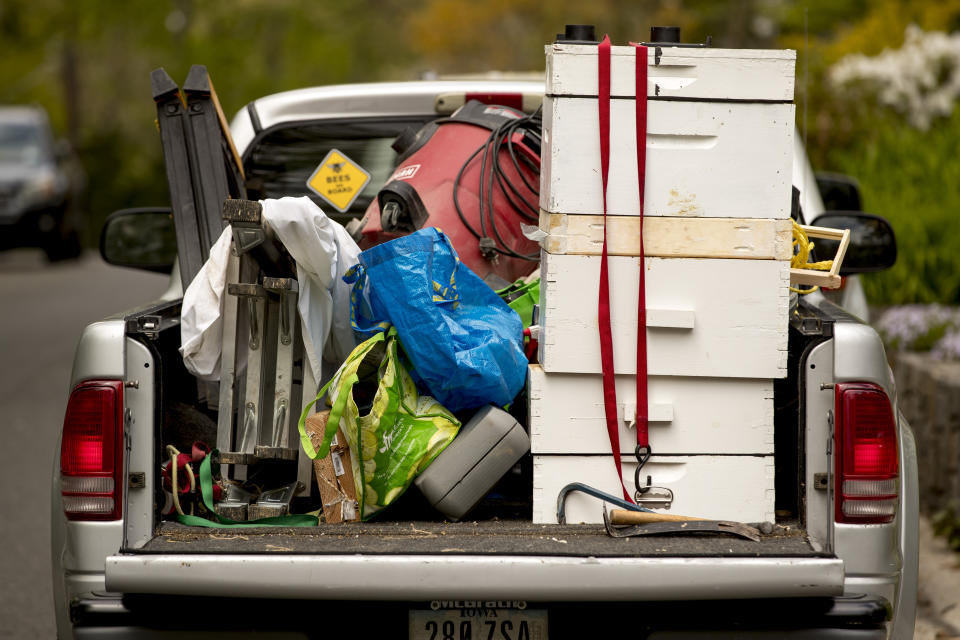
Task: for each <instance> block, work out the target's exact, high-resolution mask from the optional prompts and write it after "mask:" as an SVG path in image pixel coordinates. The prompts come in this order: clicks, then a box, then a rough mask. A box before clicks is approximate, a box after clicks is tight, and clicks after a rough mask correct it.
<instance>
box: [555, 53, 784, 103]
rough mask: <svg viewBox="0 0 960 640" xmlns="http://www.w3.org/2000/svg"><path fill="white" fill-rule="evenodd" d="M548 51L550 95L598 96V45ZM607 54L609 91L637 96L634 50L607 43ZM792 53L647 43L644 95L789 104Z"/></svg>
mask: <svg viewBox="0 0 960 640" xmlns="http://www.w3.org/2000/svg"><path fill="white" fill-rule="evenodd" d="M658 49H659V54H660V55H659V58H658V57H657V53H658ZM546 54H547V86H546V93H547V94H548V95H554V96H559V95H567V96H595V95H597V87H598V83H597V47H596V46H594V45H571V44H552V45H547V47H546ZM610 54H611V55H610V94H611V95H612V96H614V97H618V96H619V97H633V96H635V95H636V93H637V91H636V85H637V83H636V53H635V51H634V48H633V47H628V46H616V47H611V48H610ZM796 56H797V54H796V51H793V50H789V49H785V50H764V49H714V48H712V47H711V48H703V49H691V48H681V47H649V48H648V50H647V95H648V96H651V97H657V96H660V97H673V98H698V99H704V98H706V99H710V100H772V101H782V102H791V101H793V91H794V66H795V63H796Z"/></svg>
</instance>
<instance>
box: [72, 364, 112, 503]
mask: <svg viewBox="0 0 960 640" xmlns="http://www.w3.org/2000/svg"><path fill="white" fill-rule="evenodd" d="M122 477H123V383H122V382H120V381H118V380H99V381H89V382H82V383H80V384H79V385H77V387H76V388H75V389H74V390H73V393H71V394H70V401H69V402H68V403H67V414H66V416H65V417H64V419H63V441H62V443H61V445H60V490H61V493H62V496H63V511H64V513H65V514H66V516H67V518H68V519H69V520H119V519H120V516H121V507H122V504H123V501H122V496H123V484H122V482H121V478H122Z"/></svg>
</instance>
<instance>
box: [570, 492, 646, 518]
mask: <svg viewBox="0 0 960 640" xmlns="http://www.w3.org/2000/svg"><path fill="white" fill-rule="evenodd" d="M573 491H579V492H581V493H585V494H587V495H588V496H593V497H594V498H600V499H601V500H604V501H606V502H609V503H611V504H615V505H617V506H618V507H620V508H621V509H629V510H630V511H650V509H645V508H643V507H638V506H637V505H635V504H633V503H632V502H629V501H627V500H624V499H623V498H618V497H617V496H613V495H610V494H609V493H604V492H603V491H600V490H599V489H595V488H593V487H591V486H589V485H585V484H583V483H582V482H571V483H570V484H568V485H567V486H565V487H564V488H563V489H560V493H559V495H557V522H558V523H560V524H567V516H566V512H565V508H564V505H565V503H566V501H567V495H568V494H570V493H571V492H573Z"/></svg>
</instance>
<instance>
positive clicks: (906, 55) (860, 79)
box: [828, 25, 960, 130]
mask: <svg viewBox="0 0 960 640" xmlns="http://www.w3.org/2000/svg"><path fill="white" fill-rule="evenodd" d="M828 77H829V81H830V83H831V84H832V85H833V86H834V87H835V88H847V87H851V86H856V85H859V86H862V87H864V88H865V89H867V90H868V91H869V92H871V93H874V94H875V95H876V98H877V100H878V101H879V102H880V104H881V105H884V106H887V107H892V108H893V109H896V110H897V111H899V112H900V113H902V114H904V116H906V118H907V120H908V121H909V122H910V124H911V125H913V126H914V127H916V128H918V129H921V130H926V129H928V128H929V127H930V124H931V122H932V121H933V120H934V119H935V118H937V117H943V116H949V115H950V114H951V113H952V112H953V105H954V103H955V102H956V100H957V98H958V97H960V32H957V33H950V34H947V33H943V32H940V31H924V30H923V29H921V28H920V27H918V26H916V25H909V26H908V27H907V30H906V37H905V42H904V43H903V46H902V47H901V48H899V49H886V50H884V51H883V53H881V54H879V55H877V56H872V57H870V56H865V55H863V54H860V53H855V54H850V55H848V56H845V57H843V58H842V59H841V60H840V61H839V62H837V63H836V64H835V65H833V67H831V69H830V71H829V75H828Z"/></svg>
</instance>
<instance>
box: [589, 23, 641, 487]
mask: <svg viewBox="0 0 960 640" xmlns="http://www.w3.org/2000/svg"><path fill="white" fill-rule="evenodd" d="M634 47H635V51H636V105H637V108H636V118H637V175H638V183H639V188H640V230H641V231H640V269H639V271H640V286H639V295H640V300H639V308H638V312H637V414H636V419H637V457H638V459H639V458H640V451H641V448H645V449H646V451H647V453H648V454H649V435H648V416H647V332H646V326H647V323H646V293H645V286H644V284H645V283H644V272H645V268H644V259H643V255H644V254H643V196H644V193H643V191H644V180H645V176H646V172H645V168H646V147H647V144H646V137H647V48H646V47H644V46H641V45H634ZM597 70H598V81H599V82H598V85H599V86H598V89H599V91H598V93H599V116H600V117H599V125H600V171H601V178H602V181H603V251H602V253H601V261H600V286H599V289H600V295H599V301H598V305H597V306H598V309H597V311H598V320H599V322H598V325H599V333H600V364H601V369H602V372H603V408H604V414H605V416H606V423H607V435H608V436H609V438H610V447H611V450H612V451H613V453H614V463H615V464H616V465H617V475H618V476H619V478H620V487H621V489H623V497H624V498H625V499H626V500H629V501H631V502H633V499H632V497H631V496H630V492H629V491H627V487H626V485H625V484H624V482H623V470H622V469H621V467H620V460H619V455H620V435H619V433H620V425H619V420H618V416H617V390H616V378H615V375H614V366H613V335H612V330H611V327H610V277H609V273H608V269H607V184H608V176H609V173H610V38H609V37H607V36H604V38H603V41H602V42H601V43H600V45H599V50H598V55H597ZM644 462H645V460H644ZM641 464H642V463H641ZM638 472H639V469H638ZM638 489H639V487H638Z"/></svg>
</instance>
